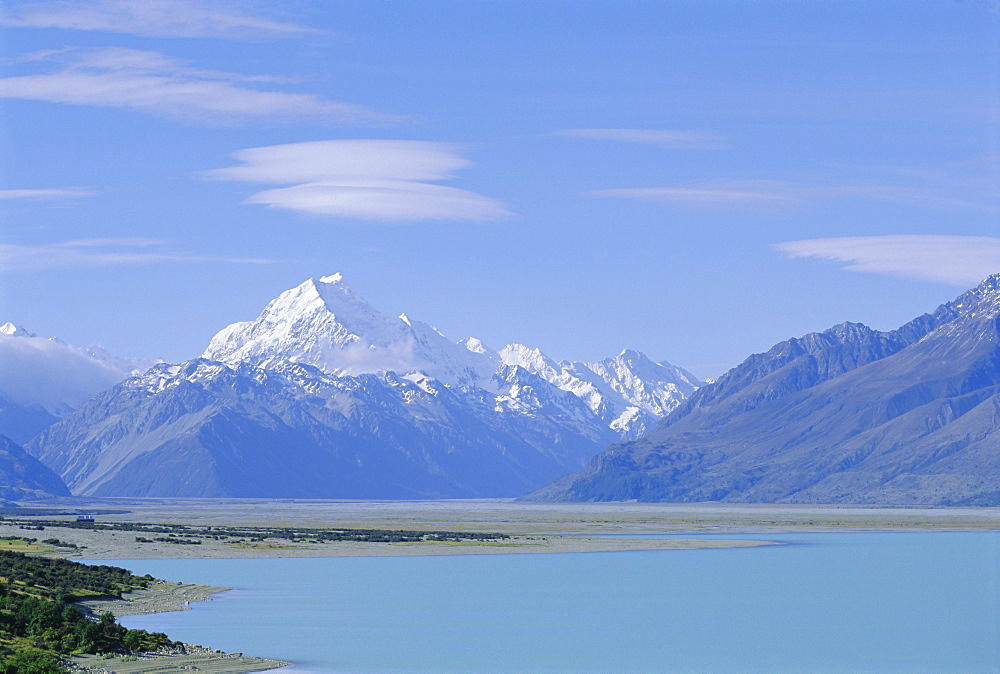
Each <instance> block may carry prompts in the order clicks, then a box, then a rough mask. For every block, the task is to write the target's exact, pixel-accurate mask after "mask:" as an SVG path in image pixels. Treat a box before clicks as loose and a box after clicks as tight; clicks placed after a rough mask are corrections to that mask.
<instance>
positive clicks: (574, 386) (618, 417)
mask: <svg viewBox="0 0 1000 674" xmlns="http://www.w3.org/2000/svg"><path fill="white" fill-rule="evenodd" d="M500 358H501V360H502V361H503V362H504V364H506V365H510V366H518V367H522V368H524V369H525V370H527V371H528V372H531V373H533V374H537V375H538V376H540V377H541V378H542V379H544V380H545V381H547V382H549V383H550V384H553V385H554V386H556V387H558V388H560V389H562V390H563V391H566V392H568V393H572V394H573V395H575V396H577V397H578V398H580V399H581V400H583V401H584V402H585V403H586V405H587V407H589V408H590V410H591V412H592V413H593V414H594V415H596V416H598V417H599V418H601V419H602V420H604V421H605V423H607V424H608V426H609V427H610V428H612V429H613V430H615V431H616V432H618V433H619V434H620V435H621V436H622V438H623V439H631V438H635V437H638V436H639V435H642V434H643V433H645V432H646V431H648V430H651V429H652V428H653V426H654V425H655V423H656V420H657V419H659V418H662V417H664V416H666V415H667V414H668V413H669V412H670V411H671V410H673V409H674V408H675V407H677V406H678V405H679V404H680V403H681V401H683V400H684V399H685V398H687V397H688V396H689V395H691V394H692V393H693V392H694V391H695V390H696V389H697V388H698V387H699V386H700V385H701V382H699V381H698V380H697V379H696V378H695V377H694V376H693V375H692V374H691V373H689V372H687V371H685V370H683V369H681V368H678V367H676V366H674V365H671V364H670V363H667V362H666V361H664V362H662V363H654V362H653V361H651V360H650V359H649V358H647V357H646V356H645V355H643V354H642V353H639V352H638V351H632V350H628V349H626V350H624V351H622V352H621V353H620V354H618V356H616V357H615V358H607V359H605V360H602V361H599V362H596V363H583V362H569V361H562V362H559V363H557V362H555V361H554V360H552V359H551V358H549V357H548V356H546V355H545V354H543V353H542V352H541V351H540V350H539V349H532V348H529V347H527V346H524V345H522V344H511V345H510V346H507V347H505V348H504V349H503V350H501V351H500Z"/></svg>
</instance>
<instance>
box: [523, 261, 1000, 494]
mask: <svg viewBox="0 0 1000 674" xmlns="http://www.w3.org/2000/svg"><path fill="white" fill-rule="evenodd" d="M998 447H1000V274H996V275H993V276H990V277H989V278H987V279H986V280H985V281H983V282H982V283H981V284H980V285H979V286H978V287H976V288H973V289H971V290H969V291H967V292H965V293H963V294H962V295H961V296H960V297H958V298H957V299H956V300H954V301H952V302H948V303H946V304H943V305H941V306H940V307H938V308H937V309H936V310H935V311H933V312H932V313H929V314H924V315H922V316H919V317H917V318H915V319H913V320H912V321H910V322H909V323H906V324H905V325H903V326H902V327H900V328H898V329H896V330H892V331H889V332H882V331H879V330H874V329H872V328H869V327H867V326H865V325H863V324H860V323H841V324H839V325H835V326H833V327H831V328H829V329H828V330H824V331H823V332H814V333H810V334H807V335H804V336H802V337H799V338H793V339H789V340H785V341H783V342H780V343H778V344H776V345H774V346H773V347H772V348H771V349H769V350H768V351H767V352H765V353H758V354H753V355H751V356H750V357H749V358H747V359H746V360H745V361H744V362H743V363H741V364H740V365H738V366H736V367H735V368H733V369H732V370H730V371H729V372H727V373H726V374H725V375H723V376H722V377H720V378H719V380H718V381H717V382H715V383H714V384H712V385H709V386H705V387H703V388H700V389H699V390H698V391H697V392H696V393H694V394H693V395H692V396H690V397H689V398H688V399H687V400H686V401H685V402H683V403H682V404H681V405H680V406H679V407H678V409H677V410H675V411H674V412H673V413H671V414H670V416H668V417H667V418H666V419H665V420H664V421H663V422H662V423H660V424H659V425H658V427H657V429H656V430H654V431H653V432H652V433H649V434H648V435H646V436H644V437H643V438H641V439H639V440H637V441H635V442H628V443H621V444H617V445H612V446H611V447H609V448H607V449H606V450H605V451H604V452H603V453H602V454H600V455H599V456H597V457H595V459H594V460H593V461H592V462H591V463H590V464H589V465H588V467H587V468H586V469H585V470H584V471H582V472H580V473H578V474H576V475H572V476H568V477H566V478H563V479H560V480H559V481H558V482H557V483H554V484H552V485H550V486H549V487H547V488H546V489H544V490H542V491H540V492H539V493H538V494H536V497H537V498H549V499H553V498H554V499H566V500H583V501H612V500H631V499H638V500H640V501H668V502H675V503H676V502H691V501H729V502H749V503H772V502H777V503H851V504H858V503H869V504H871V503H876V504H899V505H904V504H905V505H983V506H997V505H1000V482H998V477H997V476H1000V453H998V452H997V448H998Z"/></svg>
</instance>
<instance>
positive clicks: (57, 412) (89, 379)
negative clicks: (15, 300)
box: [0, 323, 153, 443]
mask: <svg viewBox="0 0 1000 674" xmlns="http://www.w3.org/2000/svg"><path fill="white" fill-rule="evenodd" d="M152 364H153V362H152V361H146V360H141V359H135V358H119V357H116V356H113V355H111V354H110V353H108V352H107V351H105V350H104V349H102V348H100V347H94V346H92V347H86V348H79V347H74V346H70V345H69V344H66V343H65V342H63V341H62V340H60V339H58V338H55V337H50V338H45V337H39V336H37V335H35V334H33V333H31V332H29V331H28V330H26V329H24V328H23V327H21V326H19V325H15V324H13V323H4V324H3V325H0V375H2V376H0V433H2V434H5V435H8V436H10V437H11V438H12V439H14V440H15V441H16V442H22V443H23V442H26V441H27V440H28V439H30V438H31V437H32V436H34V435H35V434H36V433H38V432H39V431H41V430H42V429H43V428H45V427H46V426H48V425H50V424H52V423H54V422H56V421H58V420H59V419H61V418H63V417H65V416H67V415H68V414H69V413H70V412H72V411H73V410H74V409H75V408H76V407H78V406H80V405H81V404H83V403H84V402H85V401H87V400H88V399H89V398H91V397H92V396H93V395H94V394H95V393H98V392H100V391H103V390H105V389H107V388H109V387H111V386H113V385H114V384H117V383H118V382H120V381H122V380H123V379H125V378H126V377H129V376H131V375H132V374H135V373H138V372H142V371H144V370H145V369H147V368H148V367H149V366H151V365H152Z"/></svg>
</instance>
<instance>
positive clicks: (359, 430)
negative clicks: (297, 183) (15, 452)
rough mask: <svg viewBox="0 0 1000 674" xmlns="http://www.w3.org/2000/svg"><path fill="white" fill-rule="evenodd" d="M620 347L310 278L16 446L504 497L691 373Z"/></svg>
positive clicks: (110, 484)
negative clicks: (462, 324)
mask: <svg viewBox="0 0 1000 674" xmlns="http://www.w3.org/2000/svg"><path fill="white" fill-rule="evenodd" d="M697 383H698V382H697V381H696V380H694V378H693V377H691V376H690V375H689V374H688V373H686V372H684V371H683V370H680V369H679V368H674V367H673V366H671V365H669V364H668V363H659V364H658V363H653V362H651V361H649V360H648V359H646V358H645V357H644V356H642V354H639V353H636V352H632V351H625V352H622V354H620V355H619V356H618V357H616V358H611V359H607V360H605V361H601V362H600V363H590V364H584V363H569V362H564V363H555V362H554V361H552V360H551V359H549V358H547V357H546V356H545V355H544V354H541V353H540V352H538V351H533V350H531V349H528V348H527V347H523V346H517V345H515V346H510V347H507V348H505V349H503V350H502V351H501V352H496V351H493V350H492V349H490V348H488V347H486V346H485V345H484V344H482V342H481V341H479V340H477V339H474V338H469V339H466V340H463V341H461V342H458V343H456V342H452V341H450V340H448V339H447V338H446V337H445V336H444V335H442V334H441V333H440V332H438V331H437V330H435V329H434V328H432V327H430V326H429V325H427V324H425V323H421V322H419V321H415V320H412V319H410V318H408V317H407V316H405V315H402V316H399V317H396V318H394V317H390V316H386V315H384V314H381V313H380V312H378V311H377V310H376V309H375V308H373V307H372V306H371V305H370V304H368V302H366V301H365V300H364V299H363V298H362V297H361V296H360V295H359V294H358V293H356V292H355V291H354V290H352V289H351V288H350V286H348V285H347V284H346V283H345V282H344V280H343V278H342V277H341V276H340V275H339V274H338V275H333V276H326V277H323V278H320V279H310V280H308V281H306V282H305V283H303V284H301V285H300V286H298V287H296V288H293V289H291V290H289V291H287V292H284V293H282V294H281V295H279V296H278V297H277V298H276V299H274V300H273V301H271V302H270V303H269V304H268V305H267V306H266V307H265V308H264V310H263V312H261V314H260V315H259V316H258V317H257V318H256V319H255V320H253V321H247V322H242V323H236V324H233V325H230V326H228V327H226V328H224V329H223V330H221V331H220V332H219V333H218V334H217V335H215V337H213V338H212V340H211V342H210V344H209V346H208V348H207V349H206V350H205V352H204V353H203V354H202V358H199V359H195V360H192V361H189V362H187V363H182V364H179V365H166V364H161V365H158V366H156V367H154V368H152V369H151V370H149V371H148V372H147V373H145V374H144V375H141V376H136V377H132V378H130V379H128V380H126V381H124V382H122V383H121V384H119V385H117V386H115V387H114V388H112V389H111V390H109V391H107V392H105V393H103V394H100V395H98V396H97V397H95V398H93V399H92V400H90V401H89V402H88V403H86V404H85V405H83V406H82V407H80V408H79V409H78V410H77V411H76V412H74V414H72V415H71V416H70V417H68V418H67V419H66V420H65V421H63V422H61V423H59V424H56V425H55V426H53V427H51V428H49V429H48V430H46V431H45V432H43V433H42V434H40V435H39V436H38V437H37V438H36V439H35V440H34V441H32V442H31V443H30V445H29V446H28V450H29V451H30V452H31V453H32V454H34V455H35V456H37V457H39V458H41V460H42V461H43V462H44V463H46V465H49V466H51V467H53V468H54V469H55V470H56V471H57V472H58V473H59V474H60V475H62V476H63V478H64V479H65V480H66V481H67V484H69V486H70V487H71V489H73V491H74V493H77V494H84V495H102V496H114V495H128V496H244V497H251V496H259V497H268V496H271V497H277V496H283V497H291V496H294V497H309V496H313V497H325V498H418V497H475V496H516V495H520V494H523V493H526V492H527V491H530V490H531V489H534V488H537V487H540V486H541V485H543V484H544V483H545V482H547V481H548V480H551V479H553V478H555V477H557V476H559V475H561V474H565V473H566V472H569V471H572V470H578V469H579V468H581V467H582V466H583V465H584V464H585V462H586V461H587V460H588V459H589V458H590V457H592V456H594V455H595V454H596V453H597V452H598V451H600V449H602V448H603V447H604V446H606V445H607V444H608V443H609V442H613V441H615V440H619V439H628V438H631V437H635V435H636V434H637V433H638V432H641V431H642V430H643V429H645V428H647V427H649V426H650V425H651V424H652V422H653V421H654V420H655V419H656V418H658V417H659V416H662V414H664V413H665V411H667V410H669V409H672V407H673V406H675V405H676V404H678V403H679V402H680V400H682V399H683V398H684V397H685V396H686V395H687V394H688V393H689V392H690V391H692V390H694V387H695V386H696V385H697Z"/></svg>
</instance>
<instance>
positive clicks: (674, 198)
mask: <svg viewBox="0 0 1000 674" xmlns="http://www.w3.org/2000/svg"><path fill="white" fill-rule="evenodd" d="M586 194H587V195H588V196H593V197H612V198H619V199H636V200H640V201H656V202H659V203H663V204H667V205H670V206H675V207H678V208H685V209H690V210H718V211H727V210H745V209H761V208H763V209H774V208H782V207H787V206H794V205H798V204H806V203H811V202H815V201H820V200H824V199H838V198H860V199H866V200H871V201H883V202H893V203H913V204H920V205H923V206H931V207H934V206H936V207H952V206H960V207H969V208H971V207H973V205H972V204H969V203H966V202H961V201H957V200H955V199H953V198H950V197H948V196H947V195H945V194H941V193H939V192H937V191H935V190H930V189H926V188H919V187H908V186H900V185H824V186H808V185H796V184H794V183H791V182H786V181H783V180H719V181H711V182H701V183H689V184H685V185H678V186H673V187H627V188H621V189H607V190H592V191H590V192H587V193H586ZM977 208H978V207H977Z"/></svg>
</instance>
